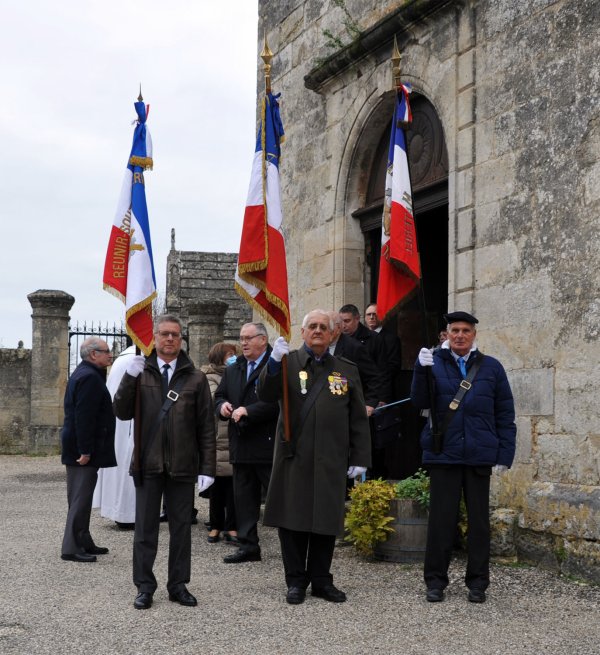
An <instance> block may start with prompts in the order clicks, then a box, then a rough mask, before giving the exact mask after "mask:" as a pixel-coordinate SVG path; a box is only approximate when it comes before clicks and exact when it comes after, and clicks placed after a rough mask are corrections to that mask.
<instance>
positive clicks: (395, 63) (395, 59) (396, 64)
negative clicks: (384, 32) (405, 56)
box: [392, 35, 402, 89]
mask: <svg viewBox="0 0 600 655" xmlns="http://www.w3.org/2000/svg"><path fill="white" fill-rule="evenodd" d="M401 60H402V55H401V54H400V50H398V41H397V40H396V35H394V50H393V51H392V75H393V76H394V88H395V89H399V88H400V85H401V82H400V61H401Z"/></svg>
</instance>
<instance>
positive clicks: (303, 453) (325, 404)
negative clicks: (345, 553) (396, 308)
mask: <svg viewBox="0 0 600 655" xmlns="http://www.w3.org/2000/svg"><path fill="white" fill-rule="evenodd" d="M332 334H333V325H332V321H331V318H330V317H329V316H328V313H327V312H325V311H323V310H320V309H316V310H313V311H312V312H310V313H309V314H307V315H306V316H305V317H304V321H303V322H302V339H303V341H304V344H303V345H302V346H301V347H300V348H299V349H298V350H293V351H292V352H289V346H288V344H287V342H286V341H285V340H284V339H283V338H282V337H280V338H279V339H277V340H276V341H275V344H274V346H273V351H272V353H271V356H270V358H269V361H268V362H267V366H266V367H265V368H264V369H263V371H262V373H261V375H260V380H259V384H258V395H259V398H260V399H261V400H266V401H275V400H281V398H282V395H283V384H285V383H286V382H285V378H284V376H283V375H282V364H281V361H282V359H283V357H284V356H286V355H288V353H289V356H288V357H287V359H288V362H287V370H288V374H287V392H288V399H289V423H290V433H289V438H287V435H286V434H285V433H284V417H283V416H282V415H281V414H280V418H279V423H278V425H277V437H276V442H275V455H274V462H273V472H272V475H271V482H270V485H269V491H268V494H267V501H266V505H265V513H264V524H265V525H270V526H275V527H277V528H278V529H279V539H280V543H281V552H282V557H283V565H284V570H285V578H286V584H287V587H288V591H287V595H286V600H287V602H288V603H290V604H292V605H297V604H299V603H302V602H304V600H305V597H306V589H307V587H308V586H309V585H310V586H311V593H312V595H313V596H316V597H319V598H323V599H325V600H327V601H330V602H336V603H340V602H344V601H345V600H346V594H345V593H344V592H343V591H340V590H339V589H337V588H336V587H335V586H334V584H333V576H332V575H331V572H330V569H331V562H332V559H333V551H334V547H335V540H336V536H337V535H339V534H341V533H342V531H343V527H344V499H345V493H346V476H348V477H356V476H359V475H362V474H363V473H364V472H365V470H366V467H368V466H369V465H370V463H371V442H370V433H369V423H368V419H367V413H366V409H365V401H364V397H363V392H362V387H361V383H360V376H359V374H358V369H357V368H356V365H355V364H353V363H352V362H350V361H349V360H347V359H344V358H341V357H335V356H333V355H331V354H330V353H329V344H330V342H331V338H332Z"/></svg>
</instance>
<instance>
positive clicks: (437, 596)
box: [425, 589, 444, 603]
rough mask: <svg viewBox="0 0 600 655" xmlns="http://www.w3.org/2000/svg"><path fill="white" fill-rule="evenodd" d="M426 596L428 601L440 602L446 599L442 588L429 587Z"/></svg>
mask: <svg viewBox="0 0 600 655" xmlns="http://www.w3.org/2000/svg"><path fill="white" fill-rule="evenodd" d="M425 598H426V599H427V602H428V603H440V602H441V601H443V600H444V591H443V590H442V589H428V590H427V594H426V595H425Z"/></svg>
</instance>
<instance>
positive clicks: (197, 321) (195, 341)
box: [188, 300, 229, 366]
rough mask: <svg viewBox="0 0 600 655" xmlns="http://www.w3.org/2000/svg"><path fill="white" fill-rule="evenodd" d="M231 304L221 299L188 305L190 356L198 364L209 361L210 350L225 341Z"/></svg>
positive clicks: (200, 301) (199, 301)
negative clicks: (227, 313) (227, 315)
mask: <svg viewBox="0 0 600 655" xmlns="http://www.w3.org/2000/svg"><path fill="white" fill-rule="evenodd" d="M227 307H229V305H228V304H227V303H226V302H221V301H220V300H198V301H196V302H191V303H189V305H188V311H189V320H188V332H189V339H190V342H189V356H190V357H191V358H192V361H193V362H194V364H195V365H196V366H202V364H206V363H207V362H208V351H209V350H210V348H211V346H212V345H213V344H215V343H217V341H223V331H224V322H225V312H226V311H227Z"/></svg>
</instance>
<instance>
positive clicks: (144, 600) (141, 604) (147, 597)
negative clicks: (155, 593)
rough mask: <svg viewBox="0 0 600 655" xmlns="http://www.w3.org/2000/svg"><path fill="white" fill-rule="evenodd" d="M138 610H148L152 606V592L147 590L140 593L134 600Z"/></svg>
mask: <svg viewBox="0 0 600 655" xmlns="http://www.w3.org/2000/svg"><path fill="white" fill-rule="evenodd" d="M133 606H134V607H135V609H136V610H147V609H150V608H151V607H152V594H151V593H149V592H147V591H142V592H141V593H139V594H138V595H137V596H136V597H135V600H134V601H133Z"/></svg>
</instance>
